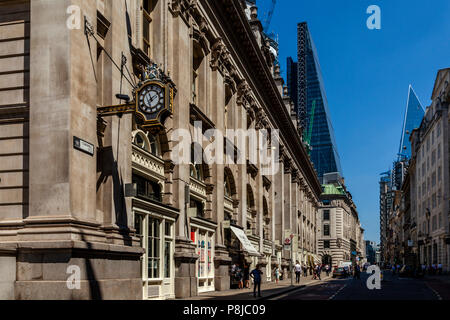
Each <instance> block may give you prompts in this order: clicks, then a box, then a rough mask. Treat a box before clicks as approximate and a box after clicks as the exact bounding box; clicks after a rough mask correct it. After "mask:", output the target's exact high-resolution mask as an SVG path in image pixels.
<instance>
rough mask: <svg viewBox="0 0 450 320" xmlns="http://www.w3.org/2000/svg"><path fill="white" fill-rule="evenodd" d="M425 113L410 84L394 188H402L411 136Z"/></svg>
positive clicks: (408, 157)
mask: <svg viewBox="0 0 450 320" xmlns="http://www.w3.org/2000/svg"><path fill="white" fill-rule="evenodd" d="M424 115H425V110H424V109H423V107H422V105H421V104H420V101H419V98H417V95H416V93H415V92H414V89H413V88H412V86H411V85H410V86H409V88H408V100H407V101H406V108H405V117H404V120H403V126H402V135H401V137H400V147H399V151H398V155H397V160H396V161H394V164H393V169H392V189H393V190H400V189H401V187H402V184H403V180H404V179H405V176H406V172H407V170H408V163H409V159H410V158H411V142H410V141H409V137H410V135H411V133H412V131H413V130H414V129H416V128H418V127H420V123H421V122H422V119H423V117H424Z"/></svg>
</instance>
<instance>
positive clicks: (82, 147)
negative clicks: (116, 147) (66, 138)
mask: <svg viewBox="0 0 450 320" xmlns="http://www.w3.org/2000/svg"><path fill="white" fill-rule="evenodd" d="M73 147H74V148H75V149H77V150H78V151H81V152H84V153H86V154H88V155H90V156H93V155H94V145H93V144H92V143H89V142H87V141H84V140H83V139H80V138H78V137H75V136H74V137H73Z"/></svg>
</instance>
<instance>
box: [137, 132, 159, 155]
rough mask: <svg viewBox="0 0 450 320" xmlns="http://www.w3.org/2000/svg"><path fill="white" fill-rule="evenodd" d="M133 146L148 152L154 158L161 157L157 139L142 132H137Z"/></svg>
mask: <svg viewBox="0 0 450 320" xmlns="http://www.w3.org/2000/svg"><path fill="white" fill-rule="evenodd" d="M133 144H134V145H136V146H138V147H139V148H141V149H144V150H145V151H148V152H150V153H151V154H152V155H154V156H155V157H159V156H160V155H161V152H160V150H161V148H160V145H159V139H158V137H157V136H154V135H152V134H151V133H149V134H145V133H144V132H142V131H138V132H137V133H136V134H135V136H134V139H133Z"/></svg>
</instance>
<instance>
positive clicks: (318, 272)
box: [313, 264, 322, 280]
mask: <svg viewBox="0 0 450 320" xmlns="http://www.w3.org/2000/svg"><path fill="white" fill-rule="evenodd" d="M320 272H321V268H320V264H318V265H316V267H315V268H314V278H313V279H319V280H322V279H321V278H320Z"/></svg>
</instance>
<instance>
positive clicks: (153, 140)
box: [148, 133, 161, 157]
mask: <svg viewBox="0 0 450 320" xmlns="http://www.w3.org/2000/svg"><path fill="white" fill-rule="evenodd" d="M148 140H149V142H150V152H151V154H153V155H154V156H157V157H159V156H160V155H161V148H160V144H159V139H158V137H157V136H154V135H153V134H151V133H149V134H148Z"/></svg>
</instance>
